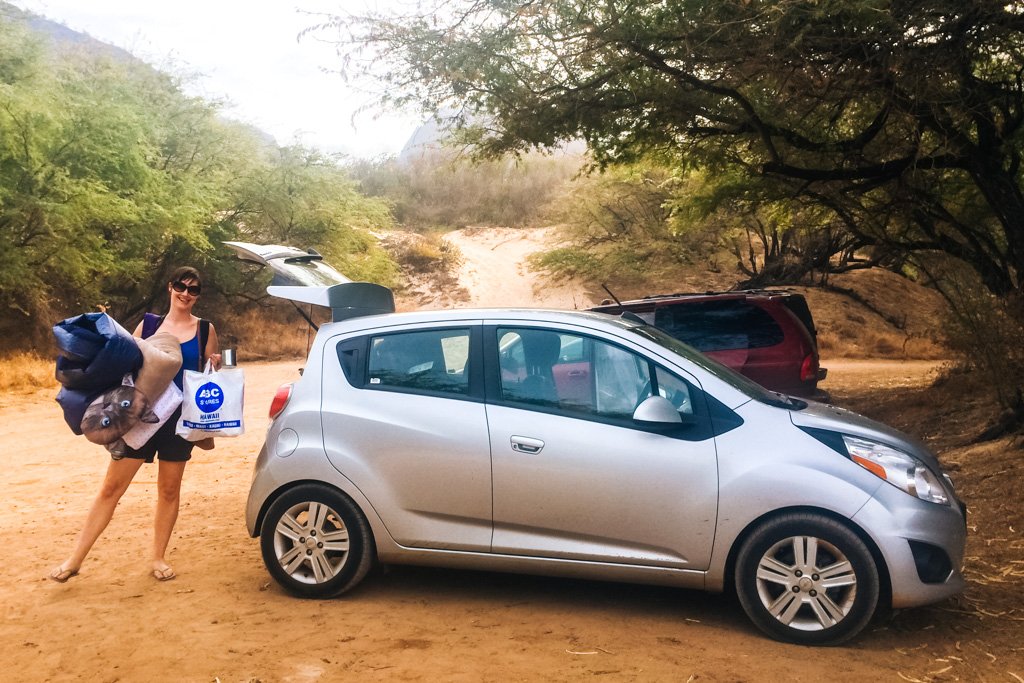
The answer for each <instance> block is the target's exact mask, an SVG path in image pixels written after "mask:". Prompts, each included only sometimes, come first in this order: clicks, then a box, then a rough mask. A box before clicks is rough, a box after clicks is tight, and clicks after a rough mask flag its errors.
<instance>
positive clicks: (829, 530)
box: [735, 513, 879, 645]
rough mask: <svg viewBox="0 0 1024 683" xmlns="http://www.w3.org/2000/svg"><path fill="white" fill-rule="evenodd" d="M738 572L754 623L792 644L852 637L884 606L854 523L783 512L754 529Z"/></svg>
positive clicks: (741, 595)
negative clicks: (850, 526) (880, 600)
mask: <svg viewBox="0 0 1024 683" xmlns="http://www.w3.org/2000/svg"><path fill="white" fill-rule="evenodd" d="M735 577H736V593H737V595H738V596H739V599H740V603H741V604H742V605H743V609H744V610H745V611H746V613H747V615H748V616H749V617H750V619H751V620H752V621H753V622H754V624H756V625H757V627H758V628H760V629H761V630H762V631H764V632H765V633H767V634H768V635H770V636H772V637H773V638H776V639H778V640H783V641H787V642H790V643H797V644H802V645H835V644H837V643H841V642H843V641H845V640H848V639H850V638H852V637H854V636H855V635H857V634H858V633H859V632H860V631H861V630H863V628H864V627H865V626H867V624H868V622H869V621H870V620H871V617H872V615H873V614H874V612H875V608H876V606H877V605H878V598H879V576H878V567H877V566H876V564H875V560H874V558H873V557H872V556H871V552H870V551H869V550H868V548H867V546H866V545H864V542H863V541H861V539H860V538H859V537H858V536H857V535H856V534H855V533H853V531H851V530H850V529H849V528H848V527H846V526H844V525H843V524H841V523H839V522H837V521H835V520H832V519H829V518H827V517H824V516H821V515H815V514H804V513H801V514H789V515H783V516H780V517H776V518H775V519H772V520H769V521H768V522H766V523H764V524H762V525H761V526H760V527H758V528H757V529H755V530H754V532H753V533H752V534H751V535H750V536H749V537H748V538H747V539H746V540H745V541H744V543H743V546H742V547H741V549H740V552H739V554H738V555H737V558H736V572H735Z"/></svg>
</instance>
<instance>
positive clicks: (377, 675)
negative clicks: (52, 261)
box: [0, 361, 1024, 681]
mask: <svg viewBox="0 0 1024 683" xmlns="http://www.w3.org/2000/svg"><path fill="white" fill-rule="evenodd" d="M840 366H841V367H842V368H843V371H842V372H836V371H833V372H834V375H833V376H835V375H842V374H846V372H849V373H850V375H851V376H853V375H857V374H861V375H862V376H864V377H868V378H875V379H878V378H891V377H893V376H900V377H903V378H904V379H905V380H909V378H911V377H914V376H917V377H918V378H920V377H923V376H924V375H925V374H927V373H928V372H930V371H931V369H932V366H931V365H929V364H915V366H912V367H908V366H906V365H905V364H898V363H888V364H887V363H868V364H862V363H857V362H853V361H850V362H846V363H841V364H834V367H840ZM297 368H298V364H297V363H294V362H283V363H272V364H252V365H247V366H245V370H246V373H247V375H246V380H247V395H248V398H249V402H248V405H247V406H246V422H247V433H246V434H245V436H243V437H241V438H238V439H233V440H229V439H221V440H220V441H219V442H218V446H217V448H216V449H215V450H214V451H200V452H197V454H196V457H195V458H194V459H193V461H192V463H190V465H189V466H188V469H187V470H186V477H185V482H184V487H183V501H184V505H183V508H182V513H181V518H180V520H179V523H178V526H177V529H176V533H175V536H174V539H173V541H172V551H171V553H170V557H169V559H170V560H171V562H172V563H173V564H174V566H175V568H176V569H177V571H178V573H179V577H178V579H176V580H175V581H171V582H167V583H157V582H155V581H154V580H153V579H152V578H150V577H149V575H148V573H147V568H148V563H147V552H148V547H149V541H150V529H149V525H150V520H151V514H152V504H153V500H154V496H155V479H154V478H155V468H154V467H153V466H147V467H144V468H143V469H142V470H141V471H140V473H139V475H138V477H137V480H136V481H135V482H134V483H133V484H132V486H131V487H130V489H129V491H128V493H127V494H126V495H125V498H124V499H123V501H122V503H121V506H120V508H119V509H118V512H117V514H116V516H115V518H114V520H113V522H112V523H111V525H110V527H109V528H108V530H107V532H106V534H105V535H104V537H103V538H101V539H100V541H99V543H98V544H97V546H96V548H95V550H94V551H93V554H92V555H91V556H90V557H89V559H88V560H87V562H86V564H85V566H84V567H83V568H82V573H81V575H80V576H78V577H76V578H74V579H72V580H71V581H70V582H68V583H67V584H65V585H58V584H55V583H53V582H50V581H48V580H46V579H45V578H44V576H45V573H46V570H47V569H48V567H49V566H50V565H53V564H55V563H57V562H59V561H60V560H61V559H63V557H64V555H65V554H66V552H67V550H68V548H69V547H70V545H71V543H72V541H73V539H74V536H75V533H76V531H77V528H78V525H79V524H80V523H81V519H82V516H83V514H84V511H85V510H86V508H87V506H88V504H89V502H90V500H91V497H92V495H93V494H94V493H95V489H96V487H97V485H98V482H99V481H100V478H101V476H102V473H103V471H104V468H105V467H106V462H107V458H106V453H105V451H103V450H102V449H101V448H99V447H98V446H94V445H92V444H90V443H88V442H86V441H85V440H84V439H83V438H81V437H75V436H74V435H72V434H71V432H70V431H69V430H68V429H67V427H66V426H65V425H64V424H63V421H62V420H61V417H60V412H59V410H58V408H57V406H56V405H55V404H54V403H53V402H52V398H51V397H50V396H49V393H48V392H39V393H37V394H35V395H31V396H4V397H3V398H2V399H0V425H2V426H0V442H2V443H3V446H4V453H5V460H6V463H7V467H5V468H3V470H2V472H0V487H2V490H3V491H4V493H5V496H4V497H5V502H6V504H5V505H4V506H3V508H2V509H0V547H3V548H5V549H7V556H6V558H5V562H4V563H3V572H2V576H3V581H2V583H0V604H2V605H3V624H2V626H0V643H2V644H3V646H4V650H3V654H2V655H0V657H2V658H3V659H2V661H3V663H4V665H5V671H6V673H0V679H3V680H31V681H35V680H88V681H115V680H129V681H135V680H188V681H213V680H215V679H219V680H221V681H250V680H253V679H259V680H261V681H311V680H338V679H341V678H342V677H343V676H344V677H346V678H348V677H350V676H351V677H354V680H424V681H430V680H470V681H475V680H568V679H576V678H583V677H589V676H598V675H604V676H607V677H608V678H607V679H606V680H679V681H687V680H690V681H698V680H699V681H760V680H780V679H788V680H793V681H820V680H823V679H824V678H826V677H827V678H830V679H832V680H840V681H855V680H865V679H867V678H869V677H875V678H881V679H882V680H897V679H898V674H900V673H902V674H904V675H905V676H908V677H909V678H917V679H918V680H924V678H923V677H922V674H927V673H928V672H929V671H937V670H940V669H943V668H944V667H946V666H950V664H947V663H945V662H943V661H936V660H941V659H943V655H944V654H945V655H946V656H948V654H950V653H955V652H960V654H961V655H962V656H961V659H962V660H965V661H967V662H969V663H970V664H969V665H966V664H961V665H960V666H961V668H964V667H966V668H965V670H964V671H963V677H961V678H960V679H959V680H983V678H984V677H985V676H984V674H987V673H993V674H994V673H995V671H993V670H992V669H991V668H982V669H980V670H979V669H976V668H974V667H977V666H979V665H986V667H987V664H988V663H989V659H988V658H987V657H985V655H984V654H983V653H981V652H973V651H972V649H971V645H970V642H971V641H970V632H969V631H967V630H964V631H963V633H962V634H958V629H957V621H958V617H957V615H956V613H955V612H952V611H948V610H946V609H943V607H942V606H939V607H937V608H928V609H923V610H914V611H912V617H913V618H912V619H911V621H910V622H908V623H904V621H905V620H903V621H901V619H900V617H897V619H895V620H893V621H892V622H889V623H879V624H876V625H875V626H873V627H872V628H871V629H869V631H868V632H867V633H865V635H864V636H863V637H861V638H860V639H859V640H857V641H856V642H855V643H853V644H852V645H848V646H844V647H841V648H832V649H823V650H821V649H820V650H814V651H811V650H808V649H806V648H800V647H795V646H789V645H782V644H779V643H775V642H772V641H770V640H767V639H765V638H764V637H762V636H761V635H760V634H759V633H757V632H756V631H755V630H754V629H753V628H752V627H751V626H750V625H749V624H748V623H747V620H746V618H745V616H744V615H743V613H742V611H741V610H740V609H739V607H738V606H737V605H736V604H735V603H734V602H733V601H732V600H730V599H727V598H725V597H723V596H712V595H704V594H701V593H695V592H690V591H683V590H677V589H668V588H654V587H646V586H630V585H620V584H602V583H592V582H583V581H569V580H556V579H548V578H536V577H520V576H508V575H498V574H485V573H470V572H452V571H441V570H427V569H417V568H406V567H395V568H391V569H390V570H389V571H387V572H382V571H381V572H376V573H375V574H373V575H371V577H370V578H369V579H368V580H367V581H366V583H365V584H364V585H363V586H362V587H361V588H359V589H357V590H356V591H355V592H353V593H352V594H350V595H348V596H346V597H344V598H342V599H338V600H331V601H326V602H316V601H304V600H298V599H295V598H292V597H289V596H287V595H285V594H284V593H282V591H281V590H280V589H279V588H278V587H277V585H276V584H274V583H272V582H271V580H270V578H269V576H268V575H267V573H266V571H265V569H264V568H263V565H262V562H261V559H260V555H259V548H258V544H257V542H256V541H255V540H253V539H250V538H249V537H248V536H247V534H246V531H245V528H244V521H243V506H244V502H245V496H246V493H247V490H248V482H249V477H250V472H251V468H252V463H253V459H254V456H255V453H256V452H257V451H258V449H259V446H260V443H261V438H262V433H263V431H264V430H265V427H266V423H267V419H266V416H265V415H266V409H267V406H268V404H269V401H270V397H271V396H272V395H273V392H274V390H275V389H276V387H277V386H278V385H279V384H280V383H281V382H284V381H288V380H289V379H291V378H294V377H295V376H296V372H297ZM44 444H45V445H44ZM925 622H926V623H925ZM922 624H923V625H924V628H926V629H927V630H924V631H922V630H921V627H922ZM936 628H938V629H941V632H942V633H943V637H942V638H940V639H939V642H937V643H936V642H935V639H934V638H932V637H930V636H931V634H930V633H929V631H931V630H932V629H936ZM959 641H963V642H959ZM947 651H948V652H947ZM954 656H956V655H954ZM971 660H975V661H973V662H972V661H971ZM946 661H948V662H952V661H953V660H946ZM1015 666H1016V667H1017V668H1016V670H1017V671H1019V672H1022V673H1024V662H1021V661H1018V662H1017V664H1016V665H1015ZM1010 670H1012V666H1011V668H1010ZM1004 671H1006V669H1004ZM974 673H976V674H979V675H980V676H981V677H975V676H974V675H972V674H974ZM947 680H954V679H953V678H949V679H947ZM992 680H995V679H992ZM1003 680H1013V679H1012V678H1006V677H1004V678H1003Z"/></svg>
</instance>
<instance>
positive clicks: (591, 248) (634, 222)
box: [533, 163, 695, 281]
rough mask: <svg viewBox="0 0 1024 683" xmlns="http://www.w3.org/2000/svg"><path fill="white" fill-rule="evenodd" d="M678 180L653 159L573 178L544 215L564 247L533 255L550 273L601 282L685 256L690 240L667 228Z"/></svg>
mask: <svg viewBox="0 0 1024 683" xmlns="http://www.w3.org/2000/svg"><path fill="white" fill-rule="evenodd" d="M679 184H680V181H679V178H678V177H677V176H676V175H674V174H673V173H672V172H671V171H670V170H669V169H668V168H666V167H664V166H660V165H658V164H655V163H644V164H624V165H615V166H609V167H607V168H605V169H604V171H603V172H601V173H597V174H595V175H589V176H584V177H581V178H578V179H577V180H576V181H575V182H573V183H572V185H571V187H570V188H569V191H568V192H566V193H565V194H564V195H562V196H560V197H559V198H557V199H555V200H554V201H553V202H552V203H551V204H550V205H549V206H548V209H547V216H548V217H549V218H550V219H551V220H552V221H553V222H555V223H558V224H559V225H560V226H561V233H562V237H563V240H564V241H565V242H567V243H568V244H569V246H566V247H563V248H559V249H555V250H553V251H550V252H547V253H545V254H541V255H538V256H536V257H535V258H534V259H533V262H534V264H535V265H536V266H537V267H540V268H543V269H545V270H548V271H550V272H553V273H558V274H562V275H567V276H573V277H582V278H585V279H590V280H596V281H605V280H615V279H619V278H622V277H624V276H633V277H637V276H644V275H646V274H648V273H650V272H651V271H652V270H653V269H654V268H656V267H657V266H658V265H670V264H672V263H673V262H678V261H684V260H687V259H688V258H689V257H690V256H691V253H690V250H691V248H694V247H695V245H694V244H693V242H692V241H690V240H686V239H680V238H679V236H678V235H676V234H675V233H674V232H673V230H672V220H671V219H672V208H671V207H672V203H673V201H677V200H678V199H679V198H678V195H677V193H678V188H679Z"/></svg>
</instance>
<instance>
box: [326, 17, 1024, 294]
mask: <svg viewBox="0 0 1024 683" xmlns="http://www.w3.org/2000/svg"><path fill="white" fill-rule="evenodd" d="M320 30H338V31H340V37H339V40H340V41H341V42H342V43H344V46H343V50H344V52H345V53H346V59H347V64H348V65H349V66H348V68H349V69H356V70H361V71H364V72H371V73H376V74H377V75H378V76H379V77H381V78H383V79H384V80H385V81H386V82H387V83H388V86H389V87H388V88H387V89H386V92H387V95H386V96H385V98H384V99H385V100H386V101H390V102H392V103H398V104H405V103H408V102H410V101H416V102H419V103H420V104H421V105H422V106H423V107H424V108H425V109H427V110H428V111H437V110H439V109H440V108H441V106H442V105H443V106H448V107H451V106H453V105H456V106H461V107H462V108H463V111H464V112H465V113H466V115H467V117H466V120H473V121H481V120H483V121H487V124H486V125H480V124H476V125H472V126H469V127H467V128H466V130H465V131H464V135H465V139H466V140H467V141H469V142H473V143H475V144H476V145H477V146H478V149H479V150H480V151H481V153H483V154H490V155H496V154H500V153H504V152H507V151H517V150H522V149H526V148H529V147H532V146H551V145H555V144H557V143H559V142H561V141H566V140H569V139H572V138H575V137H578V136H581V137H583V138H584V139H585V140H586V141H587V142H588V144H589V146H590V148H591V150H592V151H593V152H594V154H595V155H596V158H597V160H598V161H599V162H600V163H611V162H618V161H630V160H633V159H637V158H640V157H642V156H644V155H647V154H650V153H657V154H661V155H663V156H667V157H669V158H674V159H675V160H676V161H677V163H679V164H681V165H693V164H698V165H701V166H704V167H706V168H709V169H711V170H714V169H720V168H725V167H731V168H739V169H743V170H744V171H745V172H747V173H749V174H750V175H751V176H755V177H764V178H772V179H775V180H776V181H778V182H780V183H784V184H785V185H786V186H787V188H788V192H789V193H790V196H793V197H801V198H804V199H807V200H809V201H812V202H813V203H814V204H815V205H816V206H818V207H821V208H823V209H826V210H827V211H829V212H831V214H832V215H831V218H830V220H829V221H828V223H829V224H830V225H832V224H836V223H838V224H841V225H842V226H843V227H844V228H845V230H847V231H849V233H850V234H851V235H853V236H854V237H855V238H856V239H857V240H858V241H859V242H860V243H861V244H864V245H884V246H886V247H887V248H888V249H889V250H893V249H896V250H901V251H904V252H913V253H919V252H936V251H937V252H942V253H945V254H949V255H951V256H953V257H955V258H957V259H960V260H962V261H963V262H965V263H967V264H969V265H970V266H971V267H972V268H973V269H974V270H975V271H976V272H977V273H978V275H979V276H980V277H981V279H982V280H983V282H984V284H985V286H986V287H988V288H989V289H990V290H991V291H992V292H994V293H996V294H999V295H1006V294H1010V293H1017V294H1020V293H1021V292H1022V286H1024V193H1022V191H1021V175H1020V174H1021V163H1020V154H1021V139H1022V129H1021V124H1022V122H1024V7H1022V6H1021V5H1020V4H1019V3H1015V2H1010V3H1007V2H1005V0H998V1H995V0H717V1H716V2H707V0H665V1H662V2H647V1H645V0H463V1H461V2H443V3H441V2H437V3H435V4H434V6H433V7H431V8H429V9H428V10H426V11H425V12H423V13H420V14H416V15H405V16H392V15H383V14H374V15H369V16H363V17H337V18H335V19H334V20H333V21H332V22H329V23H328V24H326V25H324V26H321V27H320Z"/></svg>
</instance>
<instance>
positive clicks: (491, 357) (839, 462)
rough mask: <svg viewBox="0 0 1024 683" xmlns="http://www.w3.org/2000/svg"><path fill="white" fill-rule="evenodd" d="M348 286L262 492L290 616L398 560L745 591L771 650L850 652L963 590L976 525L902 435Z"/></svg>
mask: <svg viewBox="0 0 1024 683" xmlns="http://www.w3.org/2000/svg"><path fill="white" fill-rule="evenodd" d="M352 284H354V285H360V286H362V287H363V288H364V289H363V290H359V291H356V290H355V289H352V288H351V287H350V286H349V285H345V284H342V285H337V286H334V287H327V288H322V289H317V288H313V289H311V290H310V292H309V293H308V294H307V295H305V296H303V298H302V300H305V301H308V302H310V303H322V304H324V305H328V306H331V307H332V308H333V310H334V312H335V318H336V319H337V320H338V321H337V322H332V323H328V324H325V325H323V326H321V327H320V329H319V331H318V333H317V335H316V338H315V341H314V342H313V345H312V348H311V351H310V353H309V357H308V360H307V363H306V366H305V371H304V372H303V374H302V376H301V378H300V379H298V380H297V381H296V382H294V383H293V384H288V385H285V386H283V387H282V388H281V389H280V390H279V391H278V394H277V396H276V397H275V399H274V402H273V406H272V408H271V417H272V419H273V421H272V423H271V425H270V428H269V430H268V432H267V438H266V443H265V445H264V447H263V449H262V451H261V452H260V454H259V458H258V460H257V462H256V467H255V474H254V477H253V481H252V488H251V491H250V493H249V500H248V508H247V524H248V529H249V532H250V533H251V534H252V535H253V536H258V537H260V541H261V548H262V553H263V558H264V561H265V563H266V566H267V569H268V570H269V572H270V574H271V575H272V576H273V577H274V578H275V579H276V580H277V581H278V582H279V583H280V584H281V585H282V586H284V587H285V588H286V589H287V590H289V591H290V592H292V593H294V594H297V595H300V596H305V597H320V598H326V597H330V596H334V595H337V594H340V593H343V592H345V591H347V590H349V589H351V588H353V587H354V586H355V585H357V584H358V583H359V582H360V581H361V580H362V579H363V578H364V576H365V575H366V573H367V571H368V569H369V568H370V566H371V565H372V564H373V563H374V562H378V561H379V562H383V563H408V564H422V565H434V566H448V567H460V568H469V569H482V570H491V571H508V572H526V573H536V574H549V575H559V576H571V577H579V578H587V579H604V580H611V581H627V582H638V583H655V584H664V585H673V586H681V587H686V588H699V589H704V590H708V591H723V590H727V589H734V590H735V591H736V593H737V595H738V597H739V600H740V602H741V604H742V605H743V608H744V610H745V611H746V613H747V614H748V615H749V617H750V618H751V620H752V621H753V622H754V623H755V624H756V625H757V626H758V627H759V628H760V629H762V630H763V631H764V632H766V633H767V634H769V635H770V636H772V637H774V638H777V639H780V640H785V641H790V642H795V643H803V644H833V643H838V642H841V641H843V640H846V639H848V638H851V637H853V636H854V635H855V634H857V633H858V632H859V631H861V629H863V628H864V627H865V626H866V625H867V623H868V622H869V620H870V619H871V617H872V615H873V614H874V612H875V610H876V608H877V607H879V606H880V605H882V604H888V605H891V606H893V607H897V608H901V607H910V606H915V605H923V604H926V603H931V602H935V601H938V600H942V599H944V598H947V597H949V596H951V595H953V594H955V593H957V592H959V591H960V590H962V589H963V586H964V582H963V578H962V576H961V573H960V566H961V562H962V559H963V549H964V540H965V529H966V525H965V509H964V507H963V505H962V504H961V503H960V502H959V501H958V500H957V498H956V495H955V493H954V490H953V486H952V483H951V482H950V480H949V478H948V476H946V475H945V474H944V473H943V472H942V469H941V467H940V466H939V463H938V461H937V460H936V458H935V457H934V456H933V455H932V454H931V453H930V452H929V451H928V450H927V449H926V448H925V447H924V446H923V445H922V444H920V443H918V442H916V441H914V440H913V439H911V438H910V437H908V436H906V435H904V434H901V433H899V432H897V431H895V430H892V429H890V428H887V427H885V426H883V425H881V424H878V423H876V422H872V421H870V420H868V419H866V418H863V417H861V416H858V415H856V414H854V413H851V412H849V411H846V410H842V409H839V408H835V407H832V406H826V405H822V404H815V403H808V402H805V401H801V400H797V399H792V398H789V397H787V396H783V395H780V394H774V393H770V392H768V391H766V390H765V389H763V388H761V387H760V386H759V385H757V384H754V383H752V382H751V381H750V380H748V379H746V378H744V377H743V376H741V375H739V374H737V373H735V372H733V371H732V370H729V369H728V368H726V367H724V366H722V365H719V364H717V363H716V362H714V361H712V360H710V359H708V358H707V357H706V356H703V355H702V354H700V353H699V352H697V351H694V350H693V349H691V348H690V347H688V346H686V345H684V344H682V343H681V342H679V341H677V340H675V339H673V338H672V337H669V336H668V335H666V334H664V333H662V332H660V331H659V330H657V329H655V328H653V327H651V326H649V325H646V324H644V323H643V322H641V321H637V320H630V319H625V318H621V317H618V318H617V317H612V316H610V315H605V314H600V313H579V312H567V311H552V310H516V309H481V310H456V311H443V312H437V311H432V312H420V313H404V314H394V313H383V314H375V315H374V314H371V315H365V314H366V313H374V312H375V310H376V311H379V310H384V311H386V310H387V309H388V304H387V301H386V296H385V295H384V294H383V293H380V292H377V293H376V294H374V295H373V296H378V295H379V296H378V298H377V299H375V300H374V301H372V302H370V303H369V304H366V303H365V298H364V295H365V294H366V292H367V290H366V289H365V287H367V285H364V284H363V283H352ZM369 287H371V288H372V287H374V286H369ZM346 288H349V289H350V290H351V291H349V292H347V293H346V292H345V291H344V290H345V289H346ZM271 290H274V288H273V287H271ZM297 291H299V290H298V289H297V288H296V289H294V290H292V291H291V293H290V294H289V293H287V292H285V294H288V295H289V296H292V297H295V296H298V295H296V294H295V292H297ZM373 296H371V297H370V298H371V299H372V298H373ZM353 297H354V298H356V299H360V300H361V301H363V303H360V304H352V300H353Z"/></svg>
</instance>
